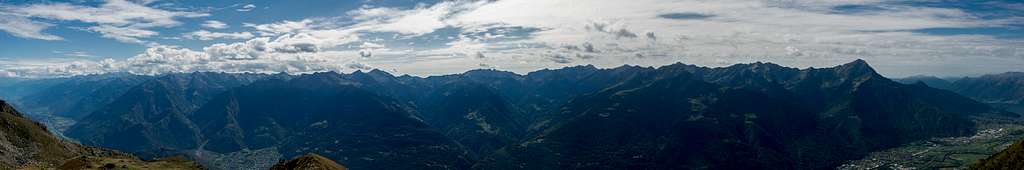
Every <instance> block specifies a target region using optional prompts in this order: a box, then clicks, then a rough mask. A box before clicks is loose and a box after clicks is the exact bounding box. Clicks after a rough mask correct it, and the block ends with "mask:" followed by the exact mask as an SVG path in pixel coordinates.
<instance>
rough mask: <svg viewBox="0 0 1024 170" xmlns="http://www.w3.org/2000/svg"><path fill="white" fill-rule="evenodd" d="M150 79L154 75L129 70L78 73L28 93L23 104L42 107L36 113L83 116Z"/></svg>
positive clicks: (34, 107) (22, 100)
mask: <svg viewBox="0 0 1024 170" xmlns="http://www.w3.org/2000/svg"><path fill="white" fill-rule="evenodd" d="M150 79H152V77H149V76H139V75H133V74H127V73H115V74H101V75H86V76H75V77H70V78H65V80H63V81H62V82H60V83H57V84H54V85H51V86H49V87H46V88H45V89H42V90H40V91H39V92H36V93H32V94H30V95H26V96H24V97H22V98H21V99H19V101H20V102H19V103H20V104H22V105H23V107H26V108H33V109H38V110H37V111H36V112H39V113H36V114H53V115H56V116H62V117H70V118H81V117H84V116H86V115H88V114H89V113H92V111H95V110H96V109H99V107H101V106H104V105H106V104H108V103H110V102H111V101H113V100H114V99H116V98H117V97H120V96H121V95H122V94H124V93H125V92H126V91H127V90H128V89H130V88H131V87H134V86H136V85H138V84H140V83H142V82H144V81H148V80H150Z"/></svg>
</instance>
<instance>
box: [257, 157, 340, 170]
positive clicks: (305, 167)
mask: <svg viewBox="0 0 1024 170" xmlns="http://www.w3.org/2000/svg"><path fill="white" fill-rule="evenodd" d="M270 169H271V170H348V168H345V166H342V165H339V164H338V163H337V162H334V161H332V160H331V159H327V158H325V157H323V156H320V155H317V154H307V155H305V156H300V157H298V158H295V159H292V160H288V161H281V162H278V163H277V164H276V165H274V166H273V167H271V168H270Z"/></svg>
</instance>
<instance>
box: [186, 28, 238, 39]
mask: <svg viewBox="0 0 1024 170" xmlns="http://www.w3.org/2000/svg"><path fill="white" fill-rule="evenodd" d="M184 37H185V38H186V39H197V40H215V39H250V38H253V37H255V35H253V34H252V33H250V32H210V31H206V30H199V31H195V32H190V33H187V34H185V35H184Z"/></svg>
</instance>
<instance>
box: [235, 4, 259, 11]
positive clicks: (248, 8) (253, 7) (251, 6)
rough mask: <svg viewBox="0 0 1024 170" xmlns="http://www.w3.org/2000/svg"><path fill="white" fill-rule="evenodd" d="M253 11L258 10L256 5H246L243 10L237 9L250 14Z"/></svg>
mask: <svg viewBox="0 0 1024 170" xmlns="http://www.w3.org/2000/svg"><path fill="white" fill-rule="evenodd" d="M253 9H256V5H254V4H246V5H245V6H242V8H238V9H235V11H239V12H249V11H252V10H253Z"/></svg>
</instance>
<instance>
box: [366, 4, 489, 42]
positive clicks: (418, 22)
mask: <svg viewBox="0 0 1024 170" xmlns="http://www.w3.org/2000/svg"><path fill="white" fill-rule="evenodd" d="M483 4H485V1H480V2H465V1H446V2H440V3H438V4H434V5H432V6H417V7H416V8H414V9H410V10H400V9H395V8H369V7H363V8H360V9H358V10H353V11H350V12H348V13H347V14H348V15H349V16H351V17H352V18H353V19H355V20H359V21H361V23H359V24H356V25H355V26H354V27H359V29H361V30H367V31H374V32H396V33H401V34H411V35H423V34H426V33H430V32H434V30H437V29H440V28H444V27H446V26H448V25H449V24H448V23H446V22H445V20H446V19H447V18H448V17H451V16H453V15H456V14H457V13H459V12H462V11H465V10H469V9H472V8H476V7H478V6H480V5H483Z"/></svg>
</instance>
